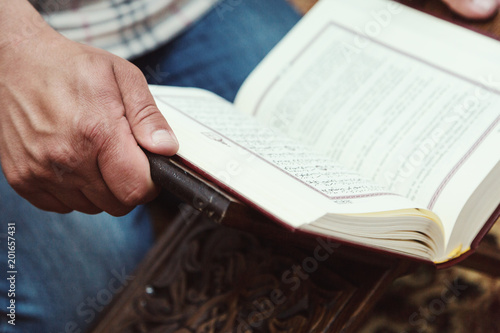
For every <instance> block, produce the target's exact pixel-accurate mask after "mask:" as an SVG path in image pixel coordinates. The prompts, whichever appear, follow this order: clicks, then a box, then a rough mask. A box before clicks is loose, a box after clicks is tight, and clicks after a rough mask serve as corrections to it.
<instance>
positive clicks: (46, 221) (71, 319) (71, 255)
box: [0, 0, 299, 333]
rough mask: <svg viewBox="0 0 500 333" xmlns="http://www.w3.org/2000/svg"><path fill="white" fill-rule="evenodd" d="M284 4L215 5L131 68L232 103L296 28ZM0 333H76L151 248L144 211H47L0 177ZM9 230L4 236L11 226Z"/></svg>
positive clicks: (239, 1)
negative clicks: (11, 260)
mask: <svg viewBox="0 0 500 333" xmlns="http://www.w3.org/2000/svg"><path fill="white" fill-rule="evenodd" d="M298 19H299V15H298V14H297V13H296V12H295V11H294V10H292V9H291V8H290V7H289V6H288V5H287V4H286V3H285V1H284V0H227V1H222V2H221V3H219V4H218V5H216V6H215V8H214V9H213V10H212V11H211V12H210V13H208V14H207V15H206V16H205V17H203V18H202V19H201V20H199V21H198V22H197V23H196V24H194V25H193V26H192V27H191V28H190V29H188V30H187V31H186V32H184V33H183V34H182V35H180V36H178V37H177V38H175V40H173V41H172V42H170V43H168V44H166V45H164V46H163V47H161V48H159V49H158V50H156V51H155V52H152V53H151V54H148V55H145V56H143V57H141V58H139V59H136V60H135V61H134V62H135V63H136V64H137V65H138V66H139V67H140V68H141V69H142V70H143V72H144V74H145V75H146V77H147V79H148V81H149V82H150V83H152V84H168V85H176V86H192V87H199V88H205V89H208V90H211V91H213V92H215V93H217V94H219V95H221V96H223V97H225V98H227V99H229V100H233V99H234V96H235V94H236V91H237V89H238V88H239V87H240V85H241V83H242V82H243V80H244V78H245V77H246V76H247V75H248V74H249V73H250V71H251V70H252V69H253V68H254V67H255V66H256V65H257V63H258V62H259V61H260V60H261V59H262V58H263V57H264V55H265V54H267V52H268V51H269V50H270V49H271V48H272V47H273V46H274V45H275V44H276V42H277V41H278V40H280V39H281V38H282V37H283V35H284V34H285V33H286V32H287V31H288V30H289V29H290V28H291V27H292V26H293V25H294V24H295V23H296V22H297V20H298ZM0 214H1V215H0V216H1V218H0V219H1V222H0V228H1V229H0V265H1V267H0V272H1V273H0V276H1V279H0V315H1V322H0V332H5V333H7V332H30V333H31V332H36V333H44V332H51V333H59V332H85V330H86V328H87V327H88V326H89V325H91V324H93V323H94V321H95V320H96V318H98V316H99V314H100V313H101V311H102V310H103V308H104V306H105V305H107V304H109V302H110V301H111V298H112V296H114V295H115V294H116V293H118V292H119V291H120V290H121V289H123V287H125V286H126V285H127V284H128V283H129V282H130V280H131V279H132V278H133V276H132V275H133V270H134V267H135V266H136V265H137V264H138V263H139V262H140V261H141V259H142V258H143V256H144V255H145V254H146V252H147V251H148V249H149V248H150V247H151V245H152V243H153V237H152V230H151V226H150V217H149V215H148V210H147V208H146V207H144V206H141V207H137V208H136V209H135V210H134V211H132V212H131V213H130V214H128V215H127V216H124V217H121V218H115V217H112V216H110V215H108V214H104V213H103V214H98V215H85V214H81V213H77V212H73V213H70V214H66V215H60V214H55V213H48V212H44V211H41V210H38V209H37V208H35V207H33V206H31V205H30V204H29V203H28V202H27V201H25V200H24V199H23V198H21V197H19V196H18V195H17V194H16V193H15V192H14V191H13V190H12V188H10V186H9V185H8V184H7V182H6V181H5V178H4V176H3V174H1V173H0ZM9 223H14V224H15V235H14V236H15V240H16V249H15V251H16V252H15V255H16V258H15V260H16V261H15V269H16V271H17V274H15V278H16V281H15V314H16V317H15V324H16V325H15V326H12V325H9V324H8V323H7V320H9V319H10V318H9V317H8V316H7V314H8V313H9V311H10V310H9V309H8V308H7V307H8V306H9V304H10V303H9V300H10V299H11V298H10V297H8V292H9V288H10V282H11V281H9V280H8V279H7V278H8V277H10V275H11V274H8V273H7V271H8V270H9V269H8V267H7V264H8V263H7V257H8V249H7V240H8V239H7V237H8V224H9ZM11 230H12V229H11Z"/></svg>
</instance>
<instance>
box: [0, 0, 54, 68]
mask: <svg viewBox="0 0 500 333" xmlns="http://www.w3.org/2000/svg"><path fill="white" fill-rule="evenodd" d="M50 30H52V31H54V30H53V29H52V28H51V27H50V26H49V25H48V24H47V22H45V20H44V19H43V17H42V16H41V15H40V14H39V13H38V12H37V11H36V10H35V8H33V6H31V4H30V3H29V2H28V1H26V0H20V1H19V0H16V1H12V0H0V61H1V56H2V54H3V53H5V51H6V50H10V49H12V48H15V47H16V46H18V45H20V44H22V43H24V42H25V41H27V40H32V39H34V38H37V37H38V36H39V35H40V34H42V33H46V32H49V31H50Z"/></svg>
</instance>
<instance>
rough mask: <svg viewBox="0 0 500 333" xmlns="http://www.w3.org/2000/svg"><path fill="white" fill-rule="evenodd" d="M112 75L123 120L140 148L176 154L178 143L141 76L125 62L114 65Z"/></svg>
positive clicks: (158, 152)
mask: <svg viewBox="0 0 500 333" xmlns="http://www.w3.org/2000/svg"><path fill="white" fill-rule="evenodd" d="M114 72H115V76H116V81H117V83H118V86H119V89H120V92H121V96H122V101H123V105H124V107H125V116H126V118H127V120H128V122H129V124H130V128H131V129H132V133H133V135H134V137H135V139H136V140H137V142H138V143H139V145H141V146H142V147H143V148H145V149H146V150H148V151H150V152H153V153H156V154H160V155H173V154H175V153H176V152H177V150H178V149H179V144H178V142H177V139H176V137H175V135H174V133H173V131H172V129H171V128H170V126H169V125H168V123H167V121H166V120H165V117H163V115H162V114H161V112H160V110H158V108H157V106H156V103H155V101H154V98H153V96H152V95H151V92H150V91H149V88H148V85H147V82H146V79H145V78H144V75H143V74H142V72H141V71H140V70H139V69H138V68H137V67H133V65H131V64H130V63H128V62H123V63H121V62H119V63H116V66H115V68H114Z"/></svg>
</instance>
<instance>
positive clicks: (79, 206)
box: [51, 189, 102, 214]
mask: <svg viewBox="0 0 500 333" xmlns="http://www.w3.org/2000/svg"><path fill="white" fill-rule="evenodd" d="M51 193H52V195H53V196H54V197H55V198H57V199H58V200H59V201H60V202H61V203H63V204H64V205H66V206H67V207H70V208H71V209H73V210H76V211H78V212H82V213H85V214H98V213H101V212H102V209H100V208H99V207H97V206H96V205H94V204H93V203H92V202H91V201H90V200H89V199H87V197H86V196H85V195H84V194H83V193H82V192H80V191H79V190H66V189H57V190H52V191H51Z"/></svg>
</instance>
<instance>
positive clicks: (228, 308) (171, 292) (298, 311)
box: [120, 218, 355, 333]
mask: <svg viewBox="0 0 500 333" xmlns="http://www.w3.org/2000/svg"><path fill="white" fill-rule="evenodd" d="M181 223H182V222H181ZM184 223H185V222H184ZM190 225H191V227H190V228H189V231H188V232H187V234H186V235H185V236H184V237H183V241H182V242H180V243H179V244H178V247H177V249H176V251H175V254H174V255H173V256H171V257H170V258H169V260H168V262H164V263H162V268H161V270H160V271H158V272H157V273H156V274H155V275H154V276H153V277H152V278H151V280H150V282H149V284H148V285H146V286H145V288H144V291H143V293H142V295H139V296H138V297H137V298H136V299H135V301H134V302H133V309H134V310H133V312H134V318H133V320H131V321H129V322H127V323H126V324H125V325H124V327H123V328H122V329H121V330H120V331H121V332H175V333H188V332H189V333H195V332H196V333H198V332H242V333H243V332H245V333H246V332H273V333H274V332H275V333H278V332H279V333H285V332H302V331H304V332H305V331H308V332H323V331H325V329H326V328H327V327H328V325H329V324H330V322H331V321H332V319H333V318H334V316H335V313H336V311H338V310H339V309H341V308H342V307H343V306H344V305H345V303H346V302H347V301H348V300H349V298H350V297H349V296H350V294H351V293H349V292H348V291H349V290H351V291H354V289H355V288H354V286H352V285H351V284H350V283H348V282H347V281H345V280H344V279H342V278H341V277H339V276H338V275H336V274H334V273H333V272H331V271H328V270H325V269H324V268H321V267H319V266H317V267H314V265H315V264H314V262H313V260H314V258H312V257H310V258H311V259H309V261H310V263H309V265H310V269H309V268H308V270H309V271H310V273H307V272H306V271H304V269H303V268H302V266H303V263H304V262H305V263H306V264H307V263H308V261H307V259H306V258H308V257H307V255H306V254H305V253H303V252H301V251H299V250H297V249H295V248H288V247H281V246H279V247H277V246H273V245H272V244H271V243H270V242H268V241H263V240H259V239H257V238H255V237H254V236H252V235H250V234H248V233H244V232H240V231H236V230H232V229H228V228H224V227H221V226H218V225H216V224H214V223H212V222H210V221H207V220H205V219H202V218H196V223H192V224H190ZM170 227H173V226H170ZM316 263H317V261H316ZM306 267H307V266H306ZM346 291H347V292H346ZM129 320H130V318H129ZM301 328H303V329H301ZM311 328H313V330H311Z"/></svg>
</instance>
